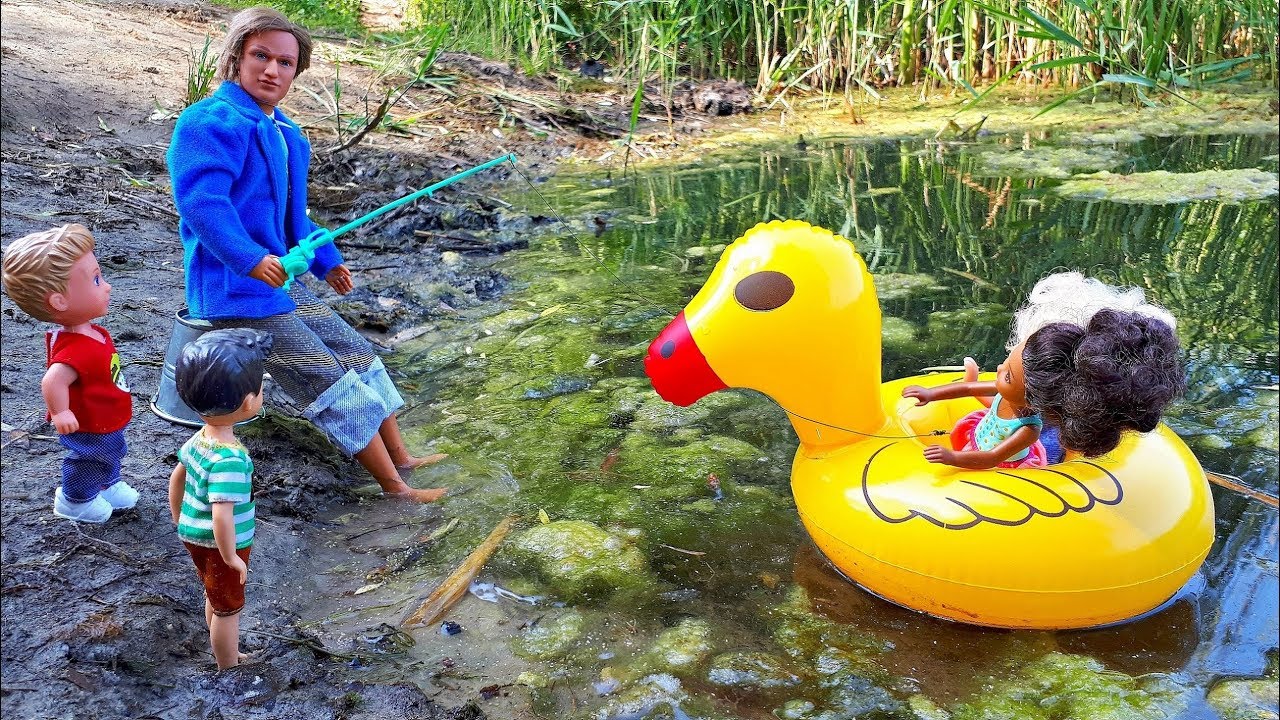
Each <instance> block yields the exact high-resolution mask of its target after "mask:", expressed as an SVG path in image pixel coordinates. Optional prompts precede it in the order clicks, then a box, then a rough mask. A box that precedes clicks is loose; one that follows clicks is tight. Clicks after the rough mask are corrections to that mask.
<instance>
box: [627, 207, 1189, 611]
mask: <svg viewBox="0 0 1280 720" xmlns="http://www.w3.org/2000/svg"><path fill="white" fill-rule="evenodd" d="M645 371H646V373H647V374H648V375H649V377H650V379H651V380H652V382H653V386H654V388H655V389H656V390H657V391H658V393H659V394H660V395H661V396H662V397H663V398H664V399H666V400H668V401H670V402H673V403H675V404H677V405H689V404H691V403H693V402H694V401H696V400H698V399H699V398H701V397H703V396H705V395H707V394H709V393H711V392H714V391H716V390H720V389H724V388H728V387H738V388H751V389H754V390H758V391H760V392H763V393H765V394H767V395H769V396H770V397H772V398H773V399H774V400H775V401H777V402H778V403H779V404H780V405H781V406H782V407H783V408H784V409H785V410H786V411H787V412H788V414H789V416H790V418H791V421H792V425H793V426H794V428H795V430H796V434H797V435H798V436H799V438H800V447H799V449H798V450H797V452H796V457H795V462H794V464H793V466H792V470H791V489H792V492H793V493H794V494H795V500H796V508H797V509H798V510H799V513H800V518H801V520H802V521H803V522H804V525H805V528H806V529H807V530H808V531H809V534H810V536H812V537H813V540H814V542H815V543H816V544H817V546H818V547H819V548H820V549H821V550H822V552H823V553H824V554H825V555H826V556H827V558H828V559H830V560H831V562H832V563H833V564H834V565H835V566H836V567H837V568H838V569H839V570H840V571H841V572H843V573H844V574H845V575H846V576H848V577H849V578H851V579H853V580H854V581H856V582H857V583H859V584H861V585H862V586H864V587H866V588H867V589H869V590H871V591H872V592H874V593H876V594H878V595H880V596H882V597H885V598H887V599H889V600H892V601H894V602H896V603H899V604H901V605H904V606H907V607H910V608H914V609H916V610H921V611H923V612H927V613H929V614H931V615H937V616H940V617H944V618H949V619H952V620H958V621H961V622H967V623H973V624H978V625H988V626H994V627H1007V628H1040V629H1057V628H1081V627H1092V626H1097V625H1103V624H1107V623H1112V622H1117V621H1120V620H1125V619H1128V618H1132V617H1135V616H1137V615H1140V614H1142V613H1144V612H1147V611H1149V610H1151V609H1153V608H1156V607H1157V606H1159V605H1160V604H1161V603H1163V602H1164V601H1165V600H1167V599H1168V598H1170V597H1171V596H1172V595H1173V594H1174V593H1175V592H1177V590H1178V589H1179V588H1181V587H1182V586H1183V584H1184V583H1186V582H1187V580H1188V579H1189V578H1191V576H1192V575H1193V574H1195V572H1196V570H1197V569H1198V568H1199V567H1200V564H1201V563H1202V562H1203V561H1204V558H1205V556H1206V555H1207V554H1208V552H1209V546H1210V545H1211V544H1212V542H1213V501H1212V498H1211V496H1210V494H1209V487H1208V483H1207V481H1206V479H1205V475H1204V472H1203V470H1202V469H1201V468H1200V465H1199V463H1198V462H1197V461H1196V459H1195V457H1194V456H1193V455H1192V454H1191V452H1190V451H1189V450H1188V449H1187V447H1186V445H1185V444H1183V442H1182V441H1181V440H1180V439H1179V438H1178V437H1177V436H1176V435H1175V434H1174V433H1173V432H1172V431H1170V430H1169V429H1168V428H1166V427H1164V426H1163V425H1162V426H1160V427H1159V428H1158V429H1157V430H1156V431H1154V432H1151V433H1146V434H1130V435H1129V437H1127V438H1126V439H1125V440H1124V441H1123V442H1122V444H1121V445H1120V447H1119V448H1117V449H1116V450H1114V451H1113V452H1111V453H1110V454H1108V455H1107V456H1106V457H1103V458H1095V459H1092V460H1087V459H1074V460H1070V461H1068V462H1064V463H1061V464H1058V465H1052V466H1050V467H1047V468H1037V469H1016V470H1013V469H1000V468H996V469H992V470H961V469H958V468H953V467H950V466H947V465H938V464H930V463H929V462H927V461H926V460H925V459H924V456H923V452H922V450H923V447H924V445H925V444H934V443H939V442H946V438H944V437H935V436H932V435H931V433H935V432H937V431H942V432H949V431H950V430H951V428H952V426H953V425H954V423H955V422H956V420H958V419H959V418H961V417H963V416H964V415H965V414H966V413H968V412H970V411H971V410H975V409H978V408H979V407H980V405H979V404H978V402H977V400H975V399H972V398H966V399H961V400H945V401H934V402H932V403H929V404H928V405H924V406H916V403H915V400H913V399H904V398H903V397H902V389H903V388H904V387H906V386H907V385H911V384H916V385H925V386H932V385H938V384H941V383H945V382H952V381H954V380H957V379H959V377H960V376H959V374H958V373H953V374H935V375H927V376H923V377H913V378H906V379H902V380H896V381H892V382H888V383H884V384H883V385H882V384H881V382H880V307H879V304H878V303H877V301H876V294H875V287H874V285H873V284H872V278H871V275H870V273H868V272H867V267H866V264H865V263H864V262H863V260H862V258H861V257H860V256H859V255H858V253H857V252H856V251H855V250H854V248H853V245H852V244H851V243H849V242H848V241H847V240H845V239H844V238H841V237H838V236H836V235H833V234H832V233H831V232H830V231H828V230H823V229H821V228H816V227H813V226H811V225H809V224H807V223H803V222H798V221H786V222H771V223H767V224H761V225H757V226H756V227H754V228H752V229H751V230H750V231H748V232H747V233H746V235H744V236H743V237H742V238H740V239H739V240H738V241H736V242H735V243H733V245H731V246H729V248H728V249H726V250H725V252H724V255H723V257H721V259H720V262H719V263H718V264H717V265H716V267H715V269H714V270H713V271H712V273H711V277H710V278H708V280H707V283H706V285H704V286H703V288H702V289H701V290H700V291H699V292H698V294H697V295H696V296H695V297H694V298H693V300H692V301H691V302H690V303H689V305H688V306H687V307H686V308H685V309H684V311H683V312H681V313H680V315H678V316H677V317H676V318H675V319H674V320H673V321H672V322H671V324H670V325H668V326H667V328H666V329H665V330H663V331H662V333H661V334H660V335H659V336H658V337H657V338H656V339H655V340H654V341H653V343H652V345H651V346H650V347H649V353H648V355H647V357H646V358H645Z"/></svg>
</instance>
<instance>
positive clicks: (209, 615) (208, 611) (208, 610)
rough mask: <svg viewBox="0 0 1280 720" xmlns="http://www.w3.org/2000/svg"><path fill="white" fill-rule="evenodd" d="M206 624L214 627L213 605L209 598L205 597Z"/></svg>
mask: <svg viewBox="0 0 1280 720" xmlns="http://www.w3.org/2000/svg"><path fill="white" fill-rule="evenodd" d="M204 624H205V626H206V627H208V628H209V629H210V630H212V629H213V606H212V605H210V604H209V598H205V599H204Z"/></svg>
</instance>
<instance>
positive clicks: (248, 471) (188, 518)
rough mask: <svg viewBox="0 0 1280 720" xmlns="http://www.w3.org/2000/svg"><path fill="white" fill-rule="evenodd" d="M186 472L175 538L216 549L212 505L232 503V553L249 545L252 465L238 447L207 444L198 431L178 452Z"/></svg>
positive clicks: (207, 440) (243, 449)
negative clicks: (234, 547)
mask: <svg viewBox="0 0 1280 720" xmlns="http://www.w3.org/2000/svg"><path fill="white" fill-rule="evenodd" d="M178 459H179V460H180V461H182V464H183V465H184V466H186V468H187V488H186V491H185V492H184V493H183V495H182V514H181V515H180V516H179V517H178V537H179V538H181V539H182V540H184V541H185V542H189V543H191V544H192V545H201V546H204V547H210V548H216V547H218V543H217V541H215V540H214V538H213V503H220V502H229V503H235V507H234V508H233V513H234V515H235V523H236V549H237V550H239V549H240V548H246V547H249V546H250V545H252V544H253V461H252V460H250V459H249V453H248V451H247V450H245V448H244V446H243V445H241V444H240V443H235V444H234V445H224V444H222V443H220V442H217V441H215V440H210V439H209V438H206V437H205V435H204V430H203V429H201V430H200V431H199V432H197V433H196V434H195V435H192V436H191V439H190V440H188V441H187V443H186V444H185V445H183V446H182V449H181V450H179V451H178Z"/></svg>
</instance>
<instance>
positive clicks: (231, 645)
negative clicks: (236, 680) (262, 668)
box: [209, 613, 241, 670]
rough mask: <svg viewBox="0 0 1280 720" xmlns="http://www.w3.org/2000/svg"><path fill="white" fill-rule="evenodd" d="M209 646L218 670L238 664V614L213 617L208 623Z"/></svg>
mask: <svg viewBox="0 0 1280 720" xmlns="http://www.w3.org/2000/svg"><path fill="white" fill-rule="evenodd" d="M209 644H210V645H213V658H214V659H215V660H217V661H218V669H219V670H226V669H227V668H231V667H235V666H236V665H238V664H240V657H241V656H240V613H236V614H235V615H214V616H213V619H212V620H211V621H210V623H209Z"/></svg>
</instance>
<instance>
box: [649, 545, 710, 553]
mask: <svg viewBox="0 0 1280 720" xmlns="http://www.w3.org/2000/svg"><path fill="white" fill-rule="evenodd" d="M658 547H664V548H666V549H668V550H675V551H676V552H678V553H684V554H685V555H706V553H704V552H700V551H698V550H685V549H683V548H678V547H675V546H674V545H664V544H662V543H658Z"/></svg>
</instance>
